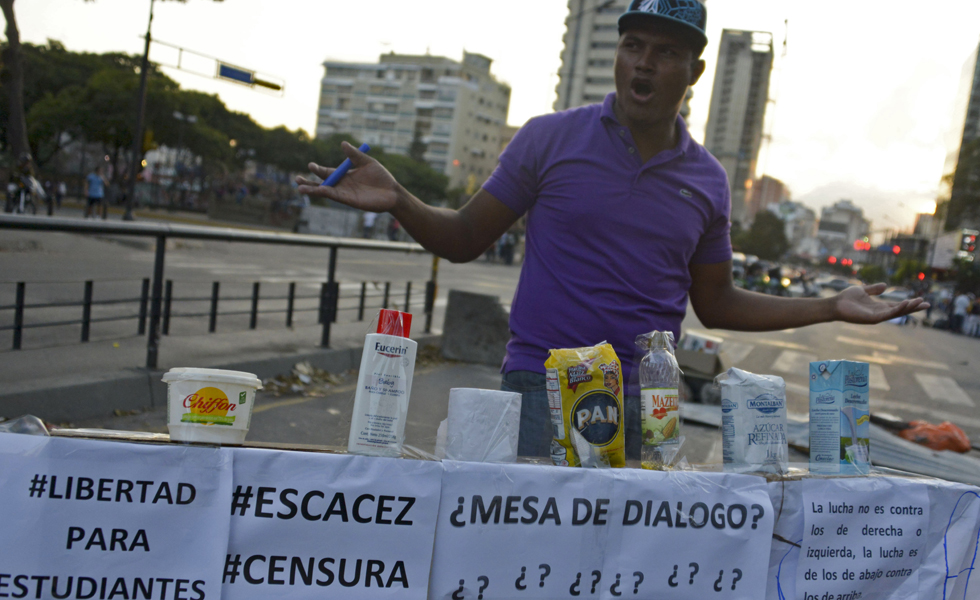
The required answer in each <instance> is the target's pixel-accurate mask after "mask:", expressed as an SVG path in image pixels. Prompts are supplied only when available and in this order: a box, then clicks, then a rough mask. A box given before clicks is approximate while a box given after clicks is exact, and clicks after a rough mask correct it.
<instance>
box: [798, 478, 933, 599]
mask: <svg viewBox="0 0 980 600" xmlns="http://www.w3.org/2000/svg"><path fill="white" fill-rule="evenodd" d="M803 515H804V517H803V544H802V548H801V549H800V558H799V563H798V564H797V568H796V597H797V598H798V599H799V600H830V599H833V600H837V599H838V598H842V597H843V598H855V599H856V598H863V599H864V600H877V599H879V598H890V599H892V600H905V599H910V600H911V599H914V598H916V597H917V595H918V589H919V571H918V569H919V565H920V564H921V563H922V558H923V555H924V551H925V548H926V538H927V536H928V533H929V494H928V490H927V489H926V487H925V486H921V485H903V484H902V483H899V481H898V480H895V479H892V478H886V477H863V478H860V479H854V478H850V479H807V480H805V481H804V482H803Z"/></svg>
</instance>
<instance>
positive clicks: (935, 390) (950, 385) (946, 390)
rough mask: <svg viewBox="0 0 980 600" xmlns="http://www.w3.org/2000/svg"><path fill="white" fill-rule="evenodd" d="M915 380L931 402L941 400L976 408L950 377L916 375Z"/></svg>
mask: <svg viewBox="0 0 980 600" xmlns="http://www.w3.org/2000/svg"><path fill="white" fill-rule="evenodd" d="M915 380H916V381H918V382H919V385H921V386H922V389H923V390H924V391H925V393H926V395H927V396H929V398H931V399H933V400H943V401H945V402H949V403H950V404H958V405H960V406H976V404H974V402H973V399H972V398H970V397H969V396H968V395H967V394H966V392H964V391H963V388H961V387H960V386H959V385H958V384H957V383H956V381H955V380H953V378H952V377H943V376H941V375H929V374H926V373H916V374H915Z"/></svg>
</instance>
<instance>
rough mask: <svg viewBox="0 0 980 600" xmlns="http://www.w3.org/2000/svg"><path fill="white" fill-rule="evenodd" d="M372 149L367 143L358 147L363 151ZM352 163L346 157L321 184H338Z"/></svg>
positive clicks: (331, 185)
mask: <svg viewBox="0 0 980 600" xmlns="http://www.w3.org/2000/svg"><path fill="white" fill-rule="evenodd" d="M370 149H371V146H368V145H367V144H361V147H360V148H358V150H360V151H361V152H367V151H368V150H370ZM350 165H351V162H350V159H349V158H345V159H344V162H342V163H340V166H339V167H337V168H336V169H334V172H333V173H331V174H330V177H327V178H326V179H325V180H324V182H323V183H321V184H320V185H326V186H329V187H333V186H335V185H337V184H338V183H340V180H341V179H343V177H344V175H346V174H347V171H348V170H350Z"/></svg>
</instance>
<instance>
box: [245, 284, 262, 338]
mask: <svg viewBox="0 0 980 600" xmlns="http://www.w3.org/2000/svg"><path fill="white" fill-rule="evenodd" d="M258 324H259V282H258V281H256V282H255V283H253V284H252V314H251V316H250V317H249V320H248V328H249V329H255V327H256V325H258Z"/></svg>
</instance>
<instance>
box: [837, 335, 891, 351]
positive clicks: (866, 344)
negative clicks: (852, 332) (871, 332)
mask: <svg viewBox="0 0 980 600" xmlns="http://www.w3.org/2000/svg"><path fill="white" fill-rule="evenodd" d="M837 341H838V342H840V343H842V344H850V345H852V346H863V347H865V348H874V349H875V350H884V351H885V352H898V346H896V345H895V344H885V343H882V342H871V341H868V340H859V339H857V338H852V337H847V336H843V335H839V336H837Z"/></svg>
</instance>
